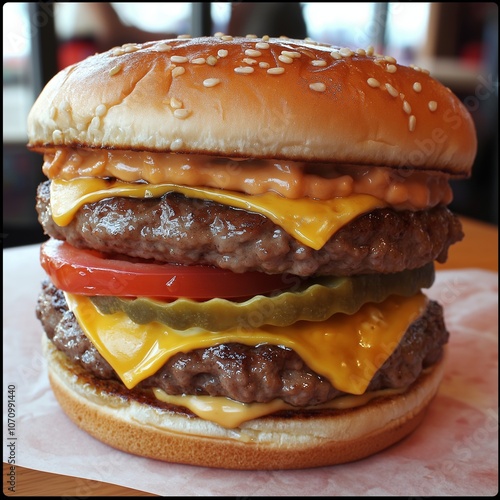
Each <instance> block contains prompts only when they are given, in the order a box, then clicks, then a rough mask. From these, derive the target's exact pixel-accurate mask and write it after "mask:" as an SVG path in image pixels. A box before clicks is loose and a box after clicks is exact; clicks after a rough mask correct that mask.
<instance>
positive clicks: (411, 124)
mask: <svg viewBox="0 0 500 500" xmlns="http://www.w3.org/2000/svg"><path fill="white" fill-rule="evenodd" d="M416 124H417V119H416V118H415V115H410V118H408V128H409V129H410V132H413V131H414V130H415V125H416Z"/></svg>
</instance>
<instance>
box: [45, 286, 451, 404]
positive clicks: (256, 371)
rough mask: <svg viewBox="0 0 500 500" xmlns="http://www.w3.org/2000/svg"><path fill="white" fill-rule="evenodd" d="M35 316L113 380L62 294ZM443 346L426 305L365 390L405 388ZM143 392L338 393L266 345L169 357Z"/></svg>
mask: <svg viewBox="0 0 500 500" xmlns="http://www.w3.org/2000/svg"><path fill="white" fill-rule="evenodd" d="M37 317H38V319H40V321H41V322H42V324H43V327H44V329H45V332H46V334H47V336H48V337H49V338H50V339H51V340H52V342H54V344H55V345H56V347H57V348H58V349H59V350H61V351H63V352H65V353H66V355H67V356H68V357H69V358H70V359H71V360H73V361H74V362H75V363H77V364H79V365H80V366H82V367H83V368H84V369H85V370H87V371H88V372H90V373H92V374H93V375H95V376H96V377H98V378H100V379H103V380H118V376H117V374H116V373H115V371H114V370H113V368H112V367H111V366H110V365H109V363H108V362H107V361H106V360H105V359H104V358H103V357H102V356H101V355H100V354H99V353H98V352H97V350H96V348H95V347H94V346H93V345H92V343H91V342H90V341H89V340H88V338H87V337H86V336H85V335H84V333H83V332H82V330H81V328H80V326H79V325H78V323H77V321H76V319H75V316H74V315H73V313H71V312H70V311H69V310H68V306H67V304H66V301H65V298H64V295H63V293H62V292H61V291H60V290H58V289H57V288H56V287H55V286H54V285H52V284H51V283H50V282H48V281H47V282H44V284H43V288H42V292H41V294H40V297H39V300H38V305H37ZM447 341H448V332H447V330H446V328H445V325H444V322H443V312H442V308H441V306H440V305H439V304H438V303H437V302H434V301H429V305H428V307H427V310H426V311H425V313H424V314H423V315H422V316H421V317H420V318H418V319H417V320H416V321H415V322H414V323H413V324H412V325H411V326H410V328H409V329H408V330H407V332H406V333H405V335H404V337H403V338H402V340H401V342H400V344H399V345H398V347H397V348H396V349H395V351H394V352H393V354H392V355H391V356H390V357H389V359H388V360H387V361H386V362H385V363H384V365H383V366H382V367H381V368H380V369H379V370H378V372H377V373H376V375H375V377H374V378H373V379H372V381H371V383H370V385H369V387H368V390H370V391H371V390H378V389H386V388H403V387H405V386H407V385H409V384H410V383H412V382H413V381H414V380H416V378H417V377H418V375H419V374H420V372H421V371H422V369H423V368H425V367H426V366H429V365H431V364H433V363H435V362H436V361H437V360H439V359H440V358H441V356H442V352H443V345H444V344H446V342H447ZM264 380H265V383H264V382H263V381H264ZM148 387H159V388H161V389H163V390H164V391H165V392H166V393H168V394H173V395H179V394H192V395H210V396H226V397H229V398H232V399H234V400H236V401H242V402H245V403H250V402H269V401H272V400H273V399H276V398H280V399H282V400H284V401H286V402H287V403H290V404H292V405H295V406H308V405H315V404H320V403H324V402H326V401H329V400H331V399H333V398H335V397H338V396H341V395H343V394H344V393H342V392H341V391H339V390H337V389H335V388H334V387H333V386H332V385H331V384H330V382H329V381H328V380H327V379H326V378H324V377H322V376H320V375H318V374H317V373H315V372H314V371H313V370H311V369H310V368H309V367H308V366H307V365H306V364H305V363H304V362H303V361H302V359H301V358H300V357H299V356H298V355H297V354H296V353H295V352H294V351H292V350H291V349H288V348H283V347H279V346H274V345H268V344H262V345H259V346H257V347H250V346H246V345H242V344H236V343H231V344H222V345H216V346H213V347H209V348H206V349H196V350H194V351H191V352H186V353H179V354H176V355H175V356H173V357H172V358H170V359H169V360H168V361H167V362H166V363H165V365H164V366H163V367H162V368H161V369H160V370H159V371H158V372H157V373H155V374H154V375H152V376H150V377H148V378H147V379H145V380H143V381H142V382H141V383H140V384H139V385H138V386H137V388H138V389H144V388H148Z"/></svg>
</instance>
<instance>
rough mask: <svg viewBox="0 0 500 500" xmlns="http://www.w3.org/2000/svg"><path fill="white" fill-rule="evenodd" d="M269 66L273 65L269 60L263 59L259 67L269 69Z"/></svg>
mask: <svg viewBox="0 0 500 500" xmlns="http://www.w3.org/2000/svg"><path fill="white" fill-rule="evenodd" d="M269 66H271V65H270V64H269V63H267V62H263V61H261V62H260V63H259V68H264V69H267V68H269Z"/></svg>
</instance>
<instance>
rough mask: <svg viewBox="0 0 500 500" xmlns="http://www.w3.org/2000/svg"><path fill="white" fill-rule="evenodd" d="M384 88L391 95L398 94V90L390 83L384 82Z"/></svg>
mask: <svg viewBox="0 0 500 500" xmlns="http://www.w3.org/2000/svg"><path fill="white" fill-rule="evenodd" d="M385 88H386V89H387V92H389V94H391V95H392V97H397V96H398V95H399V92H398V91H397V90H396V89H395V88H394V87H393V86H392V85H391V84H390V83H386V84H385Z"/></svg>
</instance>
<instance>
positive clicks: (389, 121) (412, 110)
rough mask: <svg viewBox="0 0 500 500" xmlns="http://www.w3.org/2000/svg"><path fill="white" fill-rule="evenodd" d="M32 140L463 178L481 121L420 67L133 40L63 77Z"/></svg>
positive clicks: (236, 42)
mask: <svg viewBox="0 0 500 500" xmlns="http://www.w3.org/2000/svg"><path fill="white" fill-rule="evenodd" d="M28 137H29V144H28V146H29V147H32V148H35V149H36V148H40V147H51V146H83V147H91V148H115V149H132V150H146V151H156V152H170V151H173V152H178V153H202V154H213V155H221V156H229V157H246V158H276V159H290V160H297V161H320V162H341V163H352V164H365V165H382V166H393V167H405V168H406V167H407V168H416V169H432V170H440V171H444V172H447V173H449V174H453V175H458V176H468V175H469V174H470V169H471V166H472V163H473V161H474V157H475V154H476V147H477V141H476V135H475V129H474V124H473V121H472V119H471V116H470V115H469V113H468V111H467V110H466V108H465V107H464V106H463V105H462V103H461V102H460V101H459V99H458V98H457V97H456V96H455V95H454V94H453V93H452V92H450V90H449V89H448V88H446V87H444V86H443V85H442V84H441V83H439V82H438V81H436V80H434V79H433V78H431V77H430V76H429V75H428V73H427V72H426V71H424V70H421V69H420V68H416V67H411V68H410V67H405V66H401V65H398V64H397V63H396V61H395V60H394V59H393V58H391V57H388V56H383V55H380V54H371V51H369V50H368V54H367V51H364V50H361V49H359V50H356V51H352V50H350V49H347V48H338V47H332V46H329V45H328V46H327V45H322V44H317V43H315V42H312V41H309V40H306V41H303V40H302V41H300V40H291V39H287V38H268V37H264V38H248V37H247V38H233V37H230V36H223V35H221V36H214V37H201V38H192V39H186V38H177V39H172V40H163V41H157V42H148V43H145V44H142V45H136V44H126V45H123V46H122V47H117V48H114V49H111V50H109V51H107V52H104V53H102V54H97V55H95V56H91V57H89V58H87V59H85V60H84V61H82V62H80V63H78V64H75V65H73V66H70V67H68V68H66V69H64V70H63V71H61V72H60V73H58V74H57V75H56V76H55V77H54V78H53V79H52V80H51V81H50V82H49V83H48V84H47V86H46V87H45V89H44V90H43V91H42V93H41V94H40V96H39V97H38V99H37V101H36V102H35V104H34V106H33V108H32V110H31V112H30V114H29V117H28Z"/></svg>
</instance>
